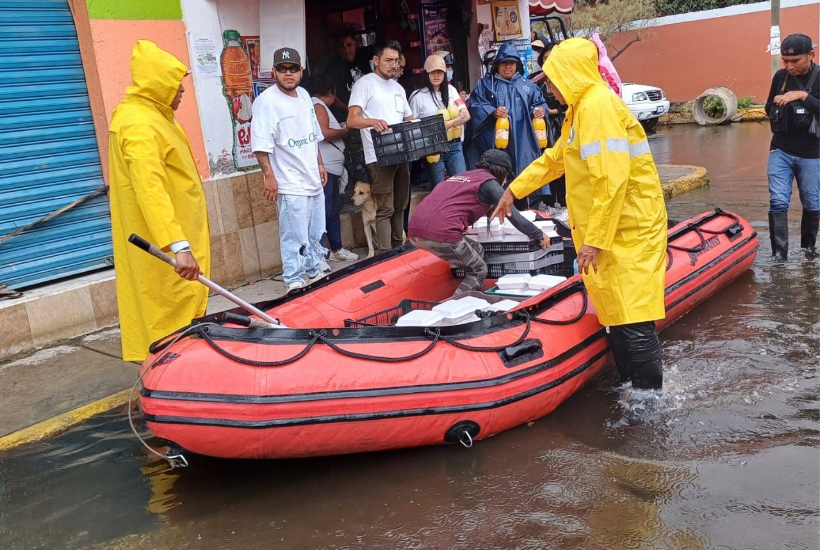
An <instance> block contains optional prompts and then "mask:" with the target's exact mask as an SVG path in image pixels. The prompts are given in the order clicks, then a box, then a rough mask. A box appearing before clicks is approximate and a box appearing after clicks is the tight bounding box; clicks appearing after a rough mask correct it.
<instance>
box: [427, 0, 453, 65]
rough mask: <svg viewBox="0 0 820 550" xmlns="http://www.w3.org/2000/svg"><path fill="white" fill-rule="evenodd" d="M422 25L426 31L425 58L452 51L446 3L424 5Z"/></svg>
mask: <svg viewBox="0 0 820 550" xmlns="http://www.w3.org/2000/svg"><path fill="white" fill-rule="evenodd" d="M421 24H422V28H423V29H424V53H425V56H424V57H425V58H426V57H427V56H428V55H432V54H433V53H435V52H438V51H442V50H443V51H447V52H449V51H452V48H451V47H450V34H449V33H448V32H447V6H446V5H445V4H444V3H441V2H437V3H435V4H423V5H422V6H421Z"/></svg>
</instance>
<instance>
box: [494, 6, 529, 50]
mask: <svg viewBox="0 0 820 550" xmlns="http://www.w3.org/2000/svg"><path fill="white" fill-rule="evenodd" d="M492 15H493V27H494V28H495V39H496V40H498V41H502V40H510V39H512V38H522V37H523V36H524V32H523V30H522V28H521V11H520V10H519V7H518V2H517V1H515V0H502V1H497V2H493V3H492Z"/></svg>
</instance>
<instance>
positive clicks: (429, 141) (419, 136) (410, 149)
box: [370, 115, 450, 166]
mask: <svg viewBox="0 0 820 550" xmlns="http://www.w3.org/2000/svg"><path fill="white" fill-rule="evenodd" d="M370 135H371V136H372V137H373V147H374V148H375V150H376V162H377V163H378V165H379V166H390V165H393V164H404V163H406V162H413V161H415V160H418V159H420V158H421V157H424V156H427V155H436V154H440V153H446V152H447V151H449V150H450V143H449V142H448V141H447V130H446V129H445V127H444V117H442V116H441V115H433V116H428V117H424V118H421V119H418V120H411V121H408V122H400V123H398V124H393V125H391V126H390V131H387V132H385V133H380V132H377V131H376V130H372V129H371V130H370Z"/></svg>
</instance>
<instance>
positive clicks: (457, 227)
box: [407, 169, 495, 243]
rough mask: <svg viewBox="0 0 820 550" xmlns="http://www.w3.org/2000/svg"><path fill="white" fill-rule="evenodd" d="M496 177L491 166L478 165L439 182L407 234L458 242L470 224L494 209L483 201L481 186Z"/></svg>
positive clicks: (434, 239) (423, 203)
mask: <svg viewBox="0 0 820 550" xmlns="http://www.w3.org/2000/svg"><path fill="white" fill-rule="evenodd" d="M494 179H495V178H494V177H493V175H492V174H490V173H489V172H488V171H487V170H482V169H478V170H470V171H469V172H464V173H463V174H459V175H457V176H453V177H451V178H450V179H447V180H445V181H443V182H441V183H439V184H438V185H436V187H435V188H434V189H433V190H432V191H431V192H430V194H429V195H427V196H426V197H425V198H424V200H423V201H421V202H420V203H419V205H418V206H417V207H416V208H415V210H413V215H412V216H411V217H410V223H409V224H408V227H407V236H408V237H421V238H422V239H427V240H430V241H436V242H440V243H457V242H458V241H460V240H461V238H462V235H463V234H464V232H465V231H466V230H467V228H468V227H469V226H471V225H473V224H474V223H475V222H476V220H478V219H479V218H480V217H481V216H485V215H486V214H487V212H488V211H489V210H490V207H491V206H492V205H490V204H481V202H479V200H478V188H479V187H481V184H483V183H484V182H486V181H489V180H494Z"/></svg>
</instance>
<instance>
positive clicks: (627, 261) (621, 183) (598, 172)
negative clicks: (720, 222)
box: [493, 38, 667, 389]
mask: <svg viewBox="0 0 820 550" xmlns="http://www.w3.org/2000/svg"><path fill="white" fill-rule="evenodd" d="M544 73H545V74H546V75H547V77H548V79H549V82H550V85H551V87H552V88H553V90H554V93H555V96H556V98H557V99H558V100H559V101H560V102H561V103H562V104H565V105H567V106H568V110H567V115H566V119H565V121H564V124H563V126H562V128H561V138H560V140H559V142H558V143H556V144H555V146H554V147H552V148H551V149H547V150H546V151H545V152H544V154H543V155H542V156H541V157H540V158H538V159H536V160H535V161H533V162H532V163H531V164H530V165H529V167H527V168H526V169H525V170H524V171H523V172H522V173H521V174H520V175H519V176H518V177H517V178H516V179H515V180H514V181H513V182H512V183H511V184H510V186H509V188H508V189H507V191H506V192H505V195H504V197H502V199H501V201H500V202H499V204H498V207H497V208H496V210H495V212H493V216H497V217H499V218H502V219H503V217H506V216H507V215H508V212H509V209H510V206H511V205H512V202H513V198H514V197H519V198H520V197H526V196H527V195H529V194H530V193H532V192H533V191H535V190H536V189H538V188H540V187H542V186H543V185H546V184H548V183H549V182H550V181H552V180H554V179H556V178H558V177H560V176H562V175H565V176H566V182H567V199H566V200H567V209H568V211H569V217H570V224H571V226H572V240H573V243H574V244H575V248H576V250H577V252H578V268H579V270H580V271H581V273H582V277H583V280H584V285H585V286H586V288H587V291H588V292H589V297H590V299H591V301H592V304H593V305H594V306H595V311H596V312H597V314H598V319H599V320H600V322H601V324H603V325H604V326H607V327H609V332H610V342H611V344H612V351H613V355H614V357H615V361H616V364H617V365H618V371H619V373H620V374H621V379H622V380H623V381H624V382H626V381H627V380H631V381H632V385H633V386H634V387H637V388H642V389H654V388H660V387H661V386H662V383H663V364H662V360H661V349H660V342H659V341H658V334H657V331H656V329H655V323H654V321H655V320H657V319H663V318H664V317H665V314H666V310H665V307H664V292H665V280H664V279H665V274H666V235H667V217H666V204H665V202H664V199H663V191H662V190H661V184H660V177H659V176H658V170H657V168H656V166H655V162H654V160H653V159H652V153H651V152H650V150H649V142H648V141H647V139H646V133H645V132H644V130H643V128H642V127H641V125H640V123H639V122H638V121H637V119H635V117H634V116H633V115H632V113H631V112H630V111H629V109H628V108H627V106H626V105H625V104H624V102H623V101H622V100H621V98H619V97H618V96H617V95H615V94H614V93H613V92H612V91H611V90H610V89H609V88H608V86H607V85H606V83H605V82H604V80H603V79H602V78H601V75H600V73H599V72H598V52H597V48H596V46H595V44H593V43H592V42H591V41H589V40H587V39H585V38H570V39H568V40H565V41H563V42H562V43H560V44H558V45H557V46H556V47H555V48H553V50H552V52H551V53H550V55H549V57H548V58H547V60H546V62H545V63H544ZM590 268H591V269H590Z"/></svg>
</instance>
